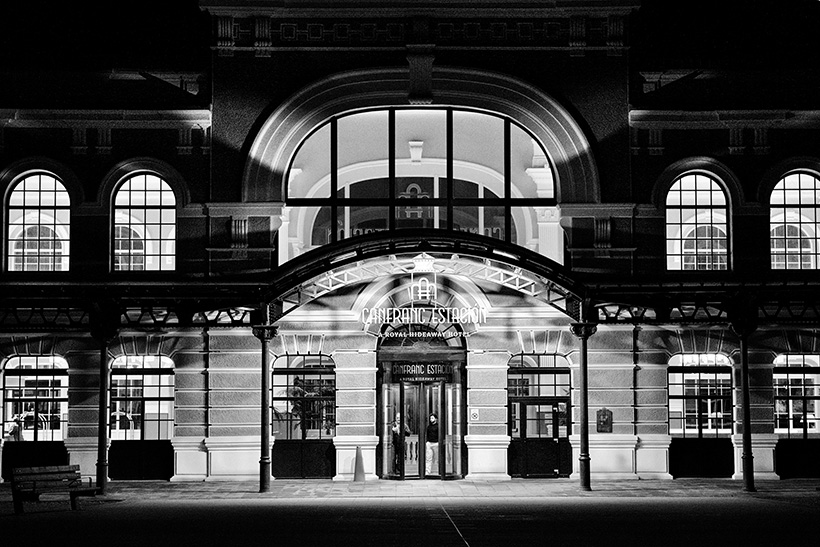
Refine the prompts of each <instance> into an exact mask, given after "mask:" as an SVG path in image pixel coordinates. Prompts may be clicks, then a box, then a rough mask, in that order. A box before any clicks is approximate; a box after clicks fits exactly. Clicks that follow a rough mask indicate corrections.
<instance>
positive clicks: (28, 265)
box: [6, 173, 71, 272]
mask: <svg viewBox="0 0 820 547" xmlns="http://www.w3.org/2000/svg"><path fill="white" fill-rule="evenodd" d="M70 216H71V200H70V198H69V195H68V192H67V191H66V189H65V187H64V186H63V184H62V183H61V182H60V181H59V180H57V179H56V178H55V177H53V176H52V175H49V174H46V173H38V174H34V175H29V176H27V177H26V178H24V179H23V180H21V181H20V182H18V183H17V184H16V185H14V187H13V189H12V191H11V193H10V194H9V201H8V232H7V233H8V245H7V249H8V256H7V257H6V260H7V264H8V269H9V271H27V272H32V271H35V272H58V271H67V270H68V267H69V239H70V238H69V234H70V228H71V226H70Z"/></svg>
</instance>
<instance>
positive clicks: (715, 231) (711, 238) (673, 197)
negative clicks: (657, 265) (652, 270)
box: [666, 173, 729, 270]
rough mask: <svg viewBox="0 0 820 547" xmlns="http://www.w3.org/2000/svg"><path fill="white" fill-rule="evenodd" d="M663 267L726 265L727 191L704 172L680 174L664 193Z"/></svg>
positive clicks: (727, 253)
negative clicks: (664, 259)
mask: <svg viewBox="0 0 820 547" xmlns="http://www.w3.org/2000/svg"><path fill="white" fill-rule="evenodd" d="M666 268H667V270H726V269H728V268H729V224H728V216H727V199H726V192H725V190H724V189H723V187H722V186H721V185H720V184H719V183H718V182H717V180H715V179H714V178H712V177H711V176H709V175H707V174H704V173H687V174H685V175H682V176H680V177H678V178H677V179H676V180H675V182H674V183H673V184H672V186H671V187H670V188H669V192H668V193H667V194H666Z"/></svg>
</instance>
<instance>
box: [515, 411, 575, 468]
mask: <svg viewBox="0 0 820 547" xmlns="http://www.w3.org/2000/svg"><path fill="white" fill-rule="evenodd" d="M509 409H510V418H509V423H510V437H511V441H510V448H509V452H508V463H509V471H510V475H512V476H514V477H522V478H542V477H568V476H569V475H570V473H571V472H572V447H571V446H570V443H569V435H570V420H569V398H568V397H520V398H516V399H512V400H510V404H509Z"/></svg>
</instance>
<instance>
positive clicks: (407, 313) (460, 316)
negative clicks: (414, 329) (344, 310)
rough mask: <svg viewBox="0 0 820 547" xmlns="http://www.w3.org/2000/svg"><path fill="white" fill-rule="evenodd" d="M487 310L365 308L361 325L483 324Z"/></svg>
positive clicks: (473, 308) (476, 308) (476, 307)
mask: <svg viewBox="0 0 820 547" xmlns="http://www.w3.org/2000/svg"><path fill="white" fill-rule="evenodd" d="M486 321H487V310H485V309H484V308H479V307H478V306H475V307H472V308H365V309H363V310H362V323H364V324H365V325H370V324H371V323H403V324H405V325H409V324H412V323H415V324H421V325H438V324H441V323H461V324H464V323H485V322H486Z"/></svg>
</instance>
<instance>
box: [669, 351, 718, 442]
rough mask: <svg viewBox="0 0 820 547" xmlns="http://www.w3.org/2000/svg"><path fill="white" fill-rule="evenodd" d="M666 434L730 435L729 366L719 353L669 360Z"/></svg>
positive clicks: (678, 356) (695, 435)
mask: <svg viewBox="0 0 820 547" xmlns="http://www.w3.org/2000/svg"><path fill="white" fill-rule="evenodd" d="M667 372H668V381H669V434H670V435H675V436H679V437H719V436H723V437H725V436H728V435H730V434H731V433H732V364H731V361H729V358H728V357H726V356H725V355H722V354H719V353H687V354H678V355H673V356H672V358H671V359H670V360H669V368H668V369H667Z"/></svg>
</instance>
